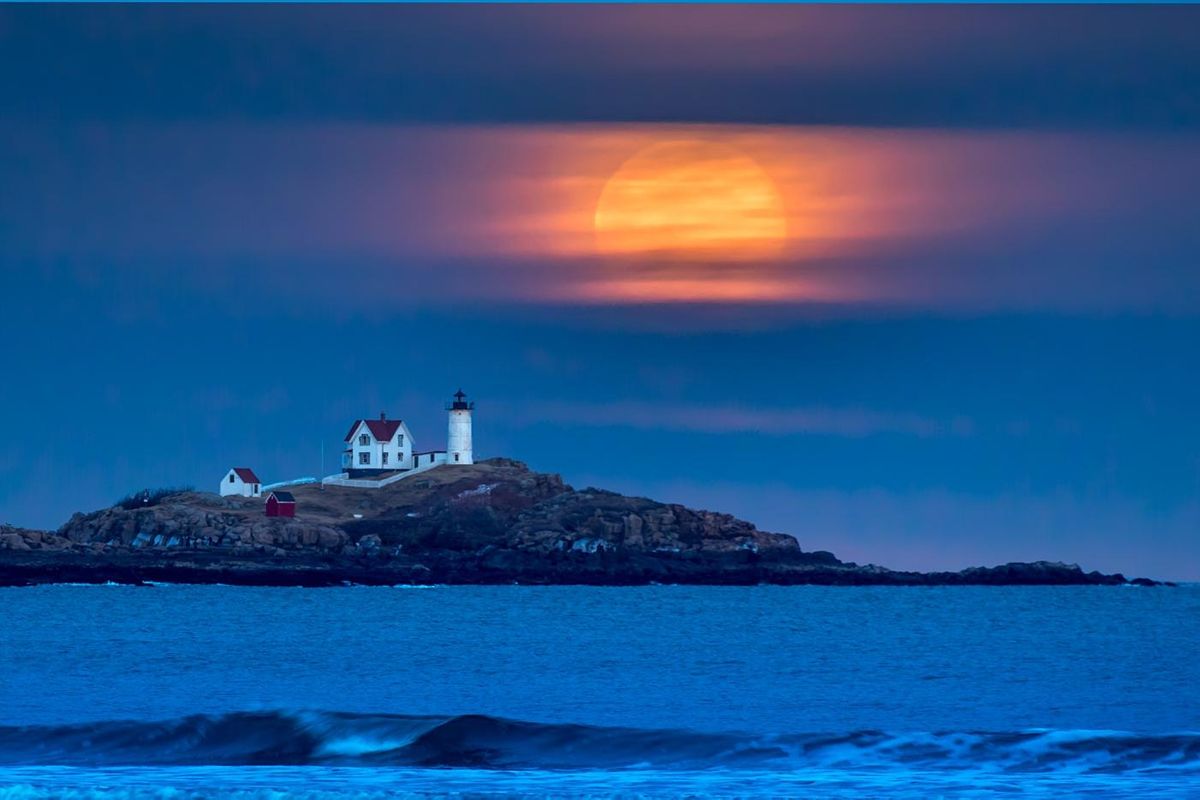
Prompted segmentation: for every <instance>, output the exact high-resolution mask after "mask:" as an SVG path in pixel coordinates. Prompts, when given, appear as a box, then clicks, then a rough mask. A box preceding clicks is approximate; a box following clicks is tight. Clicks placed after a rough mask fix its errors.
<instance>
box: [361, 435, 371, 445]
mask: <svg viewBox="0 0 1200 800" xmlns="http://www.w3.org/2000/svg"><path fill="white" fill-rule="evenodd" d="M358 443H359V444H361V445H362V446H364V447H366V446H367V445H369V444H370V443H371V437H370V436H367V435H366V434H365V433H364V434H362V435H360V436H359V437H358Z"/></svg>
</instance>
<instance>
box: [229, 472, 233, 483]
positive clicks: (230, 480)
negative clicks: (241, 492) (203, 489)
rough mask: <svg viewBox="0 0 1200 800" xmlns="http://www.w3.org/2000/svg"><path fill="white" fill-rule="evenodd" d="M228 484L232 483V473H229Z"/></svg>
mask: <svg viewBox="0 0 1200 800" xmlns="http://www.w3.org/2000/svg"><path fill="white" fill-rule="evenodd" d="M229 482H230V483H233V473H232V472H231V473H229Z"/></svg>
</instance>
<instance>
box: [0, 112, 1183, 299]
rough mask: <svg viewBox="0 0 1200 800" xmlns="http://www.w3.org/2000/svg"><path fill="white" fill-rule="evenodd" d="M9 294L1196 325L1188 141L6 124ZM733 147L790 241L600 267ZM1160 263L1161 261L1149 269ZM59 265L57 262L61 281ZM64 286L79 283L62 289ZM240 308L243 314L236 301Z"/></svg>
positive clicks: (619, 129)
mask: <svg viewBox="0 0 1200 800" xmlns="http://www.w3.org/2000/svg"><path fill="white" fill-rule="evenodd" d="M0 136H4V138H6V139H7V140H8V141H10V142H12V145H13V146H12V147H11V148H10V149H8V150H7V151H6V152H5V153H3V154H0V183H3V184H4V185H5V186H6V189H7V191H6V192H5V193H4V194H3V195H0V219H4V220H6V223H7V225H8V228H7V230H8V232H9V234H10V235H9V236H8V238H7V240H6V250H5V256H4V258H5V262H6V264H9V265H12V268H11V269H9V270H6V272H7V273H8V275H6V276H5V278H6V279H9V280H16V278H14V277H12V276H19V275H21V274H23V273H25V272H35V271H37V270H45V269H50V268H53V269H58V270H62V269H63V268H64V265H69V266H71V267H72V268H75V272H74V273H72V274H71V279H72V280H83V278H82V277H81V276H83V275H85V274H86V276H88V277H87V279H88V280H90V281H92V282H95V283H97V284H102V285H109V284H113V285H115V284H119V283H120V282H121V279H122V275H124V276H127V277H128V276H133V278H132V280H134V282H140V283H141V284H144V285H145V286H146V287H147V288H148V289H154V290H155V291H138V292H137V293H135V294H130V293H129V292H123V293H118V294H119V296H118V300H119V302H120V303H122V304H125V305H128V304H131V303H136V302H138V299H139V298H147V300H146V302H148V303H149V302H153V300H152V298H153V296H154V295H155V292H156V291H159V290H161V291H182V290H185V289H186V290H189V291H190V290H199V291H200V292H201V293H207V294H209V295H220V296H224V297H227V298H237V297H242V298H243V299H245V298H250V297H251V296H253V295H254V294H261V293H263V292H266V291H269V292H270V293H271V294H272V296H273V297H275V298H277V302H280V301H281V300H282V299H284V298H295V299H296V300H297V302H299V301H303V300H305V299H307V301H308V302H309V303H314V302H315V303H318V304H320V305H322V306H323V307H324V306H328V305H329V304H339V305H340V306H341V307H350V308H353V309H385V310H389V309H390V310H396V309H401V308H407V307H410V304H412V303H420V304H426V305H448V304H455V303H460V302H475V303H493V304H513V303H532V304H540V305H543V306H546V305H575V306H579V305H592V306H604V305H609V306H621V305H657V304H675V305H679V304H708V305H725V306H728V305H733V304H746V305H755V306H764V307H765V306H772V305H800V304H809V305H814V304H815V305H826V306H829V305H835V304H840V305H849V306H852V305H862V306H876V307H879V306H890V307H901V308H904V307H907V308H913V307H916V308H935V309H955V310H957V309H964V310H980V309H984V310H997V309H1000V310H1008V309H1018V310H1026V309H1032V308H1052V309H1056V308H1057V309H1063V308H1065V309H1072V310H1097V309H1100V310H1106V311H1107V310H1111V309H1129V308H1136V309H1146V308H1151V309H1158V308H1162V307H1172V308H1179V307H1182V308H1185V309H1186V308H1191V309H1193V310H1194V309H1195V308H1196V302H1197V298H1200V287H1198V286H1197V284H1196V281H1197V276H1198V273H1196V272H1195V271H1194V270H1190V269H1184V268H1182V266H1181V265H1182V264H1185V263H1187V264H1190V261H1188V260H1187V259H1189V258H1190V254H1191V253H1192V252H1194V251H1195V249H1196V248H1197V247H1200V240H1198V239H1197V237H1198V236H1200V234H1198V233H1197V230H1196V228H1195V226H1194V225H1193V224H1192V219H1191V214H1190V209H1191V208H1192V207H1193V206H1194V202H1193V197H1192V191H1193V190H1192V188H1191V187H1192V186H1194V185H1195V183H1196V182H1197V181H1200V157H1198V156H1197V153H1200V150H1197V149H1196V148H1195V147H1194V146H1193V144H1194V143H1193V142H1192V141H1191V140H1190V139H1188V138H1186V137H1183V138H1171V137H1152V136H1095V135H1089V134H1083V133H1073V134H1068V133H1054V134H1049V133H1040V134H1030V133H1003V134H1001V133H982V132H978V131H974V132H972V131H957V132H955V131H911V130H898V129H878V130H865V129H844V128H837V129H831V128H801V127H795V128H783V127H777V126H776V127H771V126H695V125H693V126H661V125H649V126H646V125H640V126H639V125H615V126H614V125H587V126H573V127H570V128H564V127H561V126H508V127H469V126H449V127H444V126H443V127H429V126H361V125H355V126H346V125H264V124H244V123H220V124H216V123H206V124H199V125H197V124H169V125H147V124H121V125H95V124H87V125H76V124H66V125H41V124H31V123H16V122H12V123H5V124H0ZM679 137H684V138H687V139H699V140H704V141H717V142H720V143H722V146H727V147H729V148H732V149H733V150H735V151H737V152H739V153H743V154H745V156H746V157H747V158H750V159H752V160H753V161H754V162H755V163H757V164H759V165H760V166H761V167H762V169H763V171H764V173H765V174H766V175H768V176H769V178H770V180H771V181H772V182H773V183H774V184H775V186H776V188H777V189H778V191H779V194H780V197H781V198H782V203H783V207H784V209H785V214H786V229H787V232H788V236H787V240H786V242H785V243H784V244H783V245H782V247H781V248H780V250H779V251H778V252H777V253H775V254H773V255H771V256H769V257H765V256H764V257H762V258H757V259H753V260H748V261H738V262H737V263H730V262H728V261H726V260H724V259H720V258H718V259H713V260H709V259H706V258H705V257H704V255H703V254H699V255H691V254H686V257H679V256H673V257H670V258H662V257H659V256H658V255H657V254H654V253H646V254H637V253H618V254H611V253H602V252H599V251H598V250H597V247H596V236H595V231H594V219H595V213H596V207H597V205H596V204H597V199H598V198H599V197H600V195H601V192H602V191H603V189H604V186H605V185H606V182H607V181H608V179H609V178H610V177H611V176H612V175H613V174H614V173H615V172H616V171H617V170H618V169H619V168H620V166H621V164H622V163H624V162H625V161H626V160H627V159H628V158H629V157H630V156H631V155H633V154H635V153H638V152H640V151H642V150H643V149H644V147H645V146H646V145H647V143H652V142H655V141H659V140H668V141H669V140H673V139H678V138H679ZM1149 256H1153V257H1152V258H1149ZM47 265H50V266H47ZM57 279H61V276H60V277H59V278H56V280H57ZM230 302H233V300H230Z"/></svg>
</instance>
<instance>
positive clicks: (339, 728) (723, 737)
mask: <svg viewBox="0 0 1200 800" xmlns="http://www.w3.org/2000/svg"><path fill="white" fill-rule="evenodd" d="M0 765H5V766H41V765H58V766H90V767H108V766H246V765H258V766H268V765H270V766H300V765H324V766H342V765H346V766H367V767H389V766H394V767H471V768H475V769H548V770H573V769H613V768H654V769H677V770H693V769H716V768H719V769H739V768H747V769H768V770H775V769H787V770H796V769H804V768H822V769H862V768H872V769H874V768H887V767H898V768H904V769H913V768H920V769H926V770H956V769H972V770H978V769H985V770H999V771H1004V772H1050V771H1054V772H1063V771H1073V772H1079V773H1100V774H1123V773H1132V772H1138V773H1153V772H1170V773H1173V774H1176V775H1180V774H1187V775H1191V774H1200V734H1197V733H1178V734H1155V735H1146V734H1133V733H1119V732H1112V731H1077V730H1075V731H1061V730H1060V731H1043V730H1038V731H1022V732H1011V733H994V732H993V733H987V732H973V733H923V734H914V733H904V734H894V733H885V732H882V731H859V732H855V733H849V734H841V735H827V734H792V735H775V736H754V735H747V734H713V733H695V732H687V731H674V730H643V729H633V728H615V727H597V726H590V725H563V724H542V723H536V722H522V721H517V720H510V719H502V718H497V717H489V716H482V715H465V716H456V717H431V716H405V715H392V714H351V713H341V712H310V711H303V712H239V713H231V714H222V715H215V716H200V715H197V716H190V717H184V718H181V719H175V720H168V721H164V722H98V723H87V724H77V725H55V726H7V727H5V726H0Z"/></svg>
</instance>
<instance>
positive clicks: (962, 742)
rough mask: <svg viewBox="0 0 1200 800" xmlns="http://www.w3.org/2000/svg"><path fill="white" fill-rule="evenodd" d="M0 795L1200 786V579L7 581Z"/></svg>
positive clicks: (1061, 793) (1086, 790)
mask: <svg viewBox="0 0 1200 800" xmlns="http://www.w3.org/2000/svg"><path fill="white" fill-rule="evenodd" d="M0 611H2V615H0V800H15V798H22V799H24V798H98V797H99V798H175V799H177V800H179V799H182V798H284V797H293V796H294V797H306V798H350V797H355V798H357V797H362V798H375V797H379V798H385V797H386V798H392V797H427V796H444V795H453V796H471V797H476V796H534V797H560V796H564V795H571V796H592V797H612V796H619V797H626V796H630V797H637V796H737V797H743V796H772V797H775V796H804V797H846V798H850V797H855V798H857V797H904V798H908V797H912V798H916V797H1013V796H1022V797H1024V796H1029V797H1105V798H1108V797H1146V798H1150V797H1154V798H1158V797H1197V798H1200V586H1195V585H1189V586H1181V587H1177V588H1126V587H1012V588H997V587H953V588H949V587H948V588H915V587H908V588H889V587H877V588H848V587H767V586H763V587H682V586H652V587H638V588H594V587H519V586H495V587H394V588H367V587H345V588H337V589H255V588H237V587H220V586H216V587H189V586H155V587H149V588H134V587H124V586H55V587H38V588H31V589H0Z"/></svg>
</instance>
